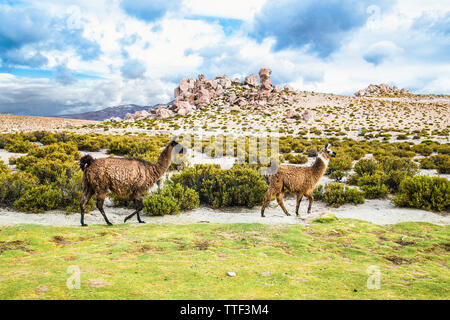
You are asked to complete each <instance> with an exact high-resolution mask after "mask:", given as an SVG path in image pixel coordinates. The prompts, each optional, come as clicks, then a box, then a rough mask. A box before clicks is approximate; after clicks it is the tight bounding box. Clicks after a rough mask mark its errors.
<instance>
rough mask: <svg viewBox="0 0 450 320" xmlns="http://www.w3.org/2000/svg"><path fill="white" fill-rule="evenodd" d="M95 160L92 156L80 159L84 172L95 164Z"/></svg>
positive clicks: (88, 155)
mask: <svg viewBox="0 0 450 320" xmlns="http://www.w3.org/2000/svg"><path fill="white" fill-rule="evenodd" d="M94 160H95V159H94V158H92V156H91V155H90V154H87V155H85V156H82V157H81V159H80V168H81V170H82V171H84V170H86V168H87V167H89V166H90V165H91V163H92V162H94Z"/></svg>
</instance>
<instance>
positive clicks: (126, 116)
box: [123, 112, 134, 120]
mask: <svg viewBox="0 0 450 320" xmlns="http://www.w3.org/2000/svg"><path fill="white" fill-rule="evenodd" d="M123 120H134V115H133V114H131V113H129V112H127V113H126V114H125V117H123Z"/></svg>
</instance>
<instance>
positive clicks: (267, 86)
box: [258, 68, 272, 96]
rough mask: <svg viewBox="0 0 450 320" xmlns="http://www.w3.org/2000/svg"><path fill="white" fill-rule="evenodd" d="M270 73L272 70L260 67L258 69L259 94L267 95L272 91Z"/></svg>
mask: <svg viewBox="0 0 450 320" xmlns="http://www.w3.org/2000/svg"><path fill="white" fill-rule="evenodd" d="M271 73H272V70H270V69H266V68H261V70H259V82H260V86H259V90H258V94H259V95H261V96H267V95H269V94H270V92H272V83H271V82H270V74H271Z"/></svg>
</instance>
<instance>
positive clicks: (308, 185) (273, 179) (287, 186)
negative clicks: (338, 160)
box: [261, 144, 336, 217]
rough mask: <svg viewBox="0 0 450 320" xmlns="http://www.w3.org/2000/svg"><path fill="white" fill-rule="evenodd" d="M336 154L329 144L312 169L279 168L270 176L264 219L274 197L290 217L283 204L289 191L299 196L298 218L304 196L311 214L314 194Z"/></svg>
mask: <svg viewBox="0 0 450 320" xmlns="http://www.w3.org/2000/svg"><path fill="white" fill-rule="evenodd" d="M335 156H336V153H335V152H333V151H332V150H331V149H330V145H329V144H327V145H326V146H325V148H323V149H322V150H321V151H320V153H319V156H318V157H317V159H316V161H315V162H314V164H313V165H312V166H310V167H295V166H279V167H278V169H277V172H276V173H274V174H273V175H269V177H268V178H269V188H268V189H267V192H266V194H265V196H264V199H263V202H262V207H261V217H264V209H265V208H266V207H267V205H268V204H269V202H270V200H271V199H272V197H273V196H275V197H276V199H277V202H278V204H279V205H280V207H281V209H283V211H284V213H285V214H286V215H287V216H290V214H289V213H288V211H287V210H286V207H285V206H284V203H283V197H284V193H285V192H286V191H287V192H289V193H293V194H296V195H297V206H296V208H295V214H296V215H297V216H298V209H299V207H300V201H301V200H302V198H303V196H306V197H307V198H308V200H309V206H308V213H310V212H311V206H312V203H313V201H314V197H313V195H312V192H313V190H314V188H315V187H316V185H317V183H318V182H319V180H320V178H321V177H322V176H323V175H324V173H325V171H326V169H327V165H328V161H329V160H330V158H331V157H335Z"/></svg>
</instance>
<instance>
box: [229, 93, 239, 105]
mask: <svg viewBox="0 0 450 320" xmlns="http://www.w3.org/2000/svg"><path fill="white" fill-rule="evenodd" d="M236 100H237V96H236V94H235V93H234V92H233V93H231V94H230V95H229V96H228V102H229V103H230V104H234V103H235V102H236Z"/></svg>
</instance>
